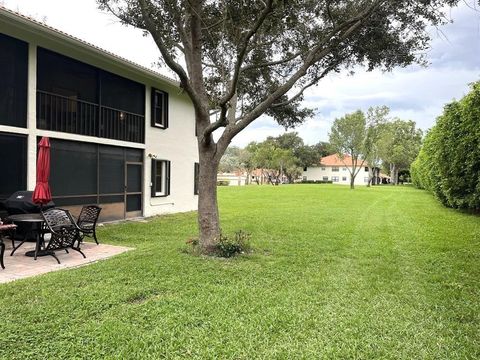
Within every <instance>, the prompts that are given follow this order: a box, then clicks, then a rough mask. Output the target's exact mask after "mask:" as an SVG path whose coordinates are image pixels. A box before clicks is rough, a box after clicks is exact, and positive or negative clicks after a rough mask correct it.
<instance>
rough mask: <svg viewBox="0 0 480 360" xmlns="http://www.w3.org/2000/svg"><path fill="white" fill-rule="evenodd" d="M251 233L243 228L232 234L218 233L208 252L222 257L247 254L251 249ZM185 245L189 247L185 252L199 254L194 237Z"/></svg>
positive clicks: (196, 240)
mask: <svg viewBox="0 0 480 360" xmlns="http://www.w3.org/2000/svg"><path fill="white" fill-rule="evenodd" d="M250 239H251V235H250V234H249V233H247V232H245V231H243V230H239V231H236V232H235V233H234V234H233V236H228V235H225V234H224V233H223V232H221V233H220V236H219V238H218V239H217V241H216V244H215V246H214V247H213V248H212V249H211V250H210V254H212V255H213V256H217V257H222V258H231V257H234V256H237V255H240V254H248V253H250V252H251V251H252V246H251V241H250ZM187 245H190V246H191V248H190V249H189V250H190V251H189V250H187V252H190V253H193V254H195V255H200V254H201V249H200V247H199V240H198V239H196V238H194V239H190V240H187Z"/></svg>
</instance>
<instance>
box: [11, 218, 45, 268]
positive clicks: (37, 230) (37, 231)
mask: <svg viewBox="0 0 480 360" xmlns="http://www.w3.org/2000/svg"><path fill="white" fill-rule="evenodd" d="M7 220H8V221H11V222H13V223H14V224H21V223H29V224H31V225H32V230H31V231H30V233H32V234H33V235H34V236H35V250H31V251H27V252H26V253H25V255H26V256H33V257H34V259H35V260H37V256H46V255H50V253H51V252H50V251H45V250H41V247H42V244H43V242H44V239H43V234H44V232H43V223H44V222H45V220H44V219H43V216H42V214H38V213H36V214H17V215H10V216H9V217H7ZM27 238H28V233H25V237H24V238H23V240H22V241H21V242H20V244H18V245H17V246H15V247H14V248H13V250H12V252H11V253H10V256H12V255H13V254H14V253H15V251H17V249H18V248H19V247H20V246H22V245H23V244H24V243H25V241H27Z"/></svg>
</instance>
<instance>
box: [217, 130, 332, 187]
mask: <svg viewBox="0 0 480 360" xmlns="http://www.w3.org/2000/svg"><path fill="white" fill-rule="evenodd" d="M333 151H334V150H333V148H332V147H331V146H330V144H329V143H326V142H319V143H317V144H315V145H305V143H304V141H303V139H302V138H301V137H300V136H299V135H298V133H297V132H288V133H285V134H282V135H280V136H277V137H273V136H269V137H268V138H267V139H266V140H265V141H262V142H256V141H252V142H250V143H249V144H248V145H247V146H246V147H245V148H244V149H242V148H239V147H237V146H230V147H229V148H228V149H227V151H226V152H225V155H224V156H223V157H222V160H221V161H220V165H219V171H220V172H233V171H236V170H243V171H245V172H247V174H248V175H250V174H251V173H252V171H253V170H255V169H262V170H263V171H264V172H265V174H263V175H264V176H265V177H267V178H270V179H271V180H272V181H277V180H278V179H281V178H282V177H284V176H285V177H286V178H287V179H288V181H289V182H293V180H294V179H296V178H297V177H298V176H300V174H301V173H302V171H303V168H305V167H307V166H311V165H314V164H319V162H320V159H321V158H322V157H324V156H326V155H329V154H331V153H332V152H333Z"/></svg>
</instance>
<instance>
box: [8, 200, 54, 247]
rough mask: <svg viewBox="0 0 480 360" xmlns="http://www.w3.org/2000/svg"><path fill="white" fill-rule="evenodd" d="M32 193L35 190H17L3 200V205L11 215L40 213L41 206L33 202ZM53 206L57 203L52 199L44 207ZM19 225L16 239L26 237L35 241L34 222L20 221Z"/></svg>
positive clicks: (45, 208)
mask: <svg viewBox="0 0 480 360" xmlns="http://www.w3.org/2000/svg"><path fill="white" fill-rule="evenodd" d="M32 194H33V191H17V192H15V193H13V194H12V195H10V197H9V198H7V199H6V200H5V201H4V202H3V206H4V207H5V210H7V212H8V214H9V215H16V214H31V213H39V212H40V206H39V205H37V204H34V203H33V202H32ZM53 207H55V204H54V203H53V201H50V202H49V203H48V204H45V205H43V207H42V208H43V210H47V209H50V208H53ZM17 225H18V227H17V231H16V232H15V237H14V238H15V239H16V240H23V239H26V240H30V241H35V236H34V234H33V233H32V230H33V226H34V225H33V224H29V223H18V224H17Z"/></svg>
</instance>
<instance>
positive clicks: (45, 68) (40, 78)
mask: <svg viewBox="0 0 480 360" xmlns="http://www.w3.org/2000/svg"><path fill="white" fill-rule="evenodd" d="M97 83H98V73H97V69H96V68H95V67H93V66H90V65H87V64H85V63H82V62H80V61H77V60H74V59H72V58H69V57H67V56H63V55H60V54H57V53H55V52H53V51H50V50H46V49H43V48H40V47H39V48H38V50H37V89H38V90H41V91H46V92H49V93H53V94H57V95H62V96H66V97H68V98H69V99H72V100H83V101H88V102H92V103H98V92H97V89H98V86H97Z"/></svg>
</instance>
